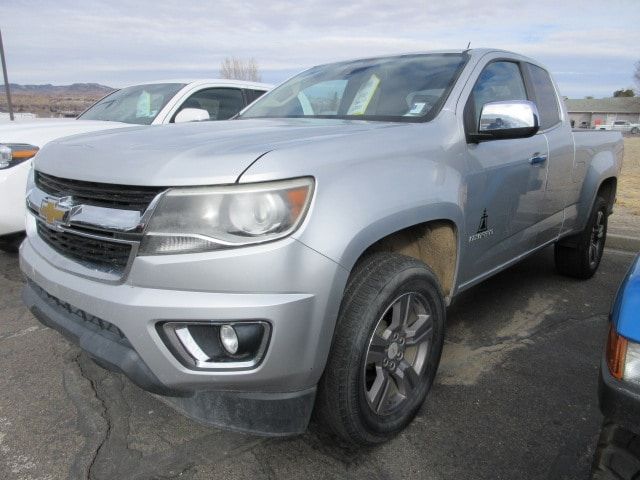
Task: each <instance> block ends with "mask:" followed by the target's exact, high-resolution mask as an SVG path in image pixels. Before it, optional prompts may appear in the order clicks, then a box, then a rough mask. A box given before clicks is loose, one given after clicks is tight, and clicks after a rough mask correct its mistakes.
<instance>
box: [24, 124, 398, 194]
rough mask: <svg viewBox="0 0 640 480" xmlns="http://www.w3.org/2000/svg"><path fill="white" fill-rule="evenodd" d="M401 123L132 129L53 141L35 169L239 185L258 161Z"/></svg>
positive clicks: (160, 182) (86, 176) (151, 181)
mask: <svg viewBox="0 0 640 480" xmlns="http://www.w3.org/2000/svg"><path fill="white" fill-rule="evenodd" d="M396 125H397V124H391V123H384V122H362V121H342V120H321V119H247V120H230V121H218V122H199V123H191V124H181V125H159V126H152V127H142V128H140V127H132V128H126V129H119V130H117V131H113V130H112V131H104V132H98V133H92V134H85V135H77V136H74V137H70V138H66V139H62V140H58V141H54V142H51V143H49V144H48V145H47V146H46V147H45V148H44V149H43V150H42V151H41V152H40V153H39V154H38V155H37V156H36V157H35V165H36V169H37V170H40V171H42V172H44V173H48V174H50V175H55V176H59V177H63V178H73V179H77V180H86V181H93V182H103V183H116V184H124V185H150V186H180V185H207V184H209V185H211V184H224V183H233V182H235V181H236V180H237V178H238V177H239V176H240V174H241V173H242V172H243V171H244V170H245V169H247V168H248V167H249V166H250V165H251V164H252V163H253V162H254V161H255V160H256V159H258V158H259V157H260V156H262V155H264V154H265V153H267V152H269V151H272V150H279V149H284V148H287V147H291V146H294V145H300V144H301V143H305V142H318V141H329V140H335V139H336V138H337V137H344V136H348V135H356V134H358V133H363V132H368V131H371V130H372V129H380V128H391V127H393V126H396Z"/></svg>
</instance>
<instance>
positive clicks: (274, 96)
mask: <svg viewBox="0 0 640 480" xmlns="http://www.w3.org/2000/svg"><path fill="white" fill-rule="evenodd" d="M466 58H467V57H466V55H463V54H459V53H456V54H417V55H403V56H395V57H385V58H369V59H365V60H355V61H349V62H341V63H333V64H330V65H321V66H318V67H314V68H311V69H310V70H307V71H305V72H302V73H301V74H300V75H297V76H295V77H293V78H292V79H290V80H288V81H286V82H285V83H283V84H282V85H280V86H279V87H277V88H276V89H274V90H272V91H271V92H269V93H267V94H265V95H264V96H262V97H261V98H260V99H258V100H257V101H256V102H255V103H254V104H253V105H251V106H250V107H248V108H247V109H246V110H245V111H244V112H243V113H242V114H241V115H240V118H264V117H278V118H298V117H304V118H309V117H310V118H343V119H360V120H382V121H405V122H407V121H408V122H418V121H425V120H430V119H431V118H433V117H435V115H436V114H437V113H438V111H439V110H440V107H441V106H442V104H443V103H444V101H445V100H446V97H447V95H448V93H449V91H450V89H451V88H452V86H453V83H454V82H455V79H456V78H457V75H458V74H459V72H460V70H461V69H462V67H463V66H464V64H465V62H466Z"/></svg>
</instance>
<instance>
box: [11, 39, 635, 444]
mask: <svg viewBox="0 0 640 480" xmlns="http://www.w3.org/2000/svg"><path fill="white" fill-rule="evenodd" d="M622 153H623V144H622V138H621V134H620V133H619V132H596V131H579V132H578V131H576V132H573V131H572V129H571V127H570V123H569V119H568V115H567V112H566V110H565V108H564V103H563V102H562V101H561V97H560V96H559V94H558V89H557V87H556V85H555V83H554V82H553V80H552V78H551V76H550V75H549V73H548V71H547V70H546V69H545V68H544V67H543V66H542V65H540V64H539V63H538V62H536V61H535V60H533V59H530V58H527V57H524V56H521V55H518V54H515V53H510V52H506V51H500V50H490V49H474V50H465V51H455V52H453V51H448V52H427V53H418V54H407V55H397V56H388V57H378V58H367V59H360V60H353V61H345V62H340V63H334V64H328V65H322V66H317V67H314V68H311V69H309V70H306V71H304V72H303V73H301V74H299V75H297V76H295V77H293V78H292V79H290V80H288V81H286V82H285V83H283V84H282V85H280V86H279V87H277V88H275V89H274V90H272V91H271V92H269V93H268V94H266V95H264V96H263V97H261V98H260V99H259V100H257V101H256V102H255V103H254V104H253V105H251V106H249V107H247V108H246V109H245V110H243V111H242V112H241V113H240V114H239V115H238V117H237V118H236V119H234V120H230V121H225V122H215V123H208V122H205V123H194V124H184V125H179V126H175V127H168V128H167V127H157V128H152V129H145V128H129V129H126V130H120V131H105V132H99V133H94V134H86V135H80V136H75V137H73V138H69V139H63V140H58V141H53V142H50V143H49V144H48V145H46V146H45V147H44V148H43V149H42V150H41V151H40V153H39V154H38V155H37V157H36V158H35V162H34V169H33V171H32V172H31V174H30V179H29V185H28V188H27V200H26V202H27V208H28V219H27V240H26V241H25V242H24V243H23V244H22V246H21V247H20V263H21V268H22V271H23V272H24V273H25V275H26V277H27V279H28V280H27V284H26V287H25V290H24V295H23V298H24V301H25V302H26V304H27V305H28V306H29V307H30V309H31V310H32V312H33V313H34V315H35V316H36V317H38V318H39V319H40V320H41V321H42V322H43V323H44V324H45V325H49V326H51V327H53V328H55V329H57V330H59V331H61V332H62V333H64V334H65V335H67V336H68V337H69V338H71V339H72V340H74V341H75V342H77V343H78V344H79V345H80V347H81V348H83V349H84V350H85V351H87V352H88V354H89V355H91V356H92V357H93V358H94V359H95V360H96V361H97V362H98V363H99V364H101V365H103V366H105V367H106V368H110V369H112V370H115V371H119V372H122V373H124V374H125V375H127V376H128V377H129V378H130V379H131V380H132V381H133V382H135V383H136V384H137V385H139V386H140V387H142V388H143V389H146V390H148V391H150V392H153V393H155V394H158V395H159V398H162V399H164V400H165V401H166V402H169V403H170V404H171V405H173V406H174V407H175V408H176V409H178V410H179V411H181V412H183V413H185V414H186V415H189V416H190V417H192V418H195V419H198V420H200V421H202V422H206V423H208V424H210V425H216V426H221V427H226V428H230V429H235V430H240V431H247V432H253V433H258V434H269V435H288V434H295V433H300V432H302V431H304V430H305V429H306V427H307V423H308V421H309V419H310V417H311V415H312V412H314V411H315V414H316V415H317V418H318V421H319V423H320V424H321V425H324V426H325V427H326V428H328V429H329V430H330V431H331V432H333V433H334V434H336V435H337V436H338V437H340V438H342V439H343V440H345V441H347V442H351V443H354V444H375V443H380V442H383V441H385V440H387V439H389V438H390V437H391V436H393V435H395V434H397V433H398V432H400V431H401V430H402V429H403V428H404V427H406V426H407V425H408V424H409V423H410V422H411V420H412V419H413V417H414V416H415V414H416V412H417V411H418V409H419V408H420V406H421V404H422V403H423V401H424V400H425V397H426V396H427V393H428V392H429V390H430V388H431V386H432V383H433V381H434V377H435V375H436V370H437V368H438V364H439V360H440V354H441V351H442V347H443V339H444V331H445V324H446V322H445V317H446V307H447V305H448V304H449V303H450V302H451V301H452V299H454V298H455V296H456V295H458V294H459V293H461V292H463V291H464V290H467V289H469V288H471V287H472V286H474V285H476V284H478V283H479V282H481V281H482V280H484V279H486V278H488V277H490V276H491V275H494V274H495V273H497V272H499V271H501V270H503V269H505V268H507V267H509V266H510V265H513V264H514V263H515V262H518V261H519V260H521V259H522V258H524V257H526V256H527V255H529V254H531V253H533V252H535V251H537V250H539V249H541V248H544V247H545V246H548V245H555V247H554V248H555V259H556V266H557V270H558V271H559V272H560V273H562V274H566V275H570V276H573V277H576V278H580V279H587V278H589V277H591V276H592V275H593V274H594V273H595V272H596V270H597V268H598V265H599V262H600V258H601V256H602V251H603V248H604V243H605V238H606V233H607V217H608V215H609V214H610V213H611V211H612V208H613V204H614V200H615V195H616V183H617V177H618V174H619V171H620V167H621V158H622Z"/></svg>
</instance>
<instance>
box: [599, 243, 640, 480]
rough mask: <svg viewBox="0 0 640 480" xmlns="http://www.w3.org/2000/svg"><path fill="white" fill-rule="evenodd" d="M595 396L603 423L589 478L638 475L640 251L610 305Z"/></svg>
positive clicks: (639, 475)
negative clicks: (607, 331) (591, 473)
mask: <svg viewBox="0 0 640 480" xmlns="http://www.w3.org/2000/svg"><path fill="white" fill-rule="evenodd" d="M599 399H600V410H601V411H602V414H603V415H604V417H605V421H604V426H603V427H602V433H601V436H600V441H599V442H598V449H597V451H596V455H595V459H594V470H593V478H594V479H610V478H611V479H613V478H615V479H638V478H640V254H639V255H638V256H636V259H635V261H634V262H633V264H632V265H631V268H630V269H629V272H628V273H627V276H626V277H625V279H624V281H623V282H622V285H620V288H619V290H618V294H617V295H616V299H615V302H614V303H613V308H612V309H611V318H610V326H609V337H608V339H607V345H606V349H605V352H604V357H603V359H602V362H601V365H600V385H599Z"/></svg>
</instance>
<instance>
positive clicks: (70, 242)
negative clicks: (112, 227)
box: [37, 221, 131, 274]
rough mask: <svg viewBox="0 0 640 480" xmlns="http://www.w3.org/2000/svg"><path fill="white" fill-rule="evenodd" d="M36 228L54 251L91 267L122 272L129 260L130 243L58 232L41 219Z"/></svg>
mask: <svg viewBox="0 0 640 480" xmlns="http://www.w3.org/2000/svg"><path fill="white" fill-rule="evenodd" d="M37 229H38V235H39V236H40V238H42V240H44V242H45V243H46V244H47V245H49V246H50V247H51V248H53V249H54V250H55V251H57V252H58V253H60V254H61V255H63V256H65V257H68V258H71V259H73V260H76V261H78V262H79V263H83V264H85V265H86V264H88V266H90V267H92V268H99V269H101V270H106V271H109V272H113V273H116V274H118V273H123V272H124V269H125V267H126V266H127V262H128V261H129V256H130V254H131V245H130V244H127V243H117V242H113V241H110V240H107V239H96V238H89V237H84V236H82V235H76V234H74V233H71V232H59V231H57V230H53V229H51V228H48V227H47V226H45V225H44V224H43V223H42V222H41V221H38V222H37Z"/></svg>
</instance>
